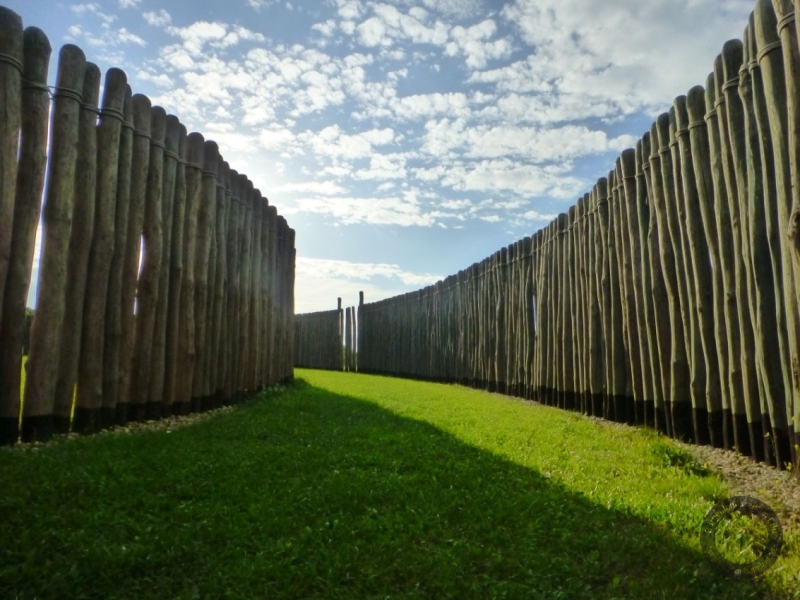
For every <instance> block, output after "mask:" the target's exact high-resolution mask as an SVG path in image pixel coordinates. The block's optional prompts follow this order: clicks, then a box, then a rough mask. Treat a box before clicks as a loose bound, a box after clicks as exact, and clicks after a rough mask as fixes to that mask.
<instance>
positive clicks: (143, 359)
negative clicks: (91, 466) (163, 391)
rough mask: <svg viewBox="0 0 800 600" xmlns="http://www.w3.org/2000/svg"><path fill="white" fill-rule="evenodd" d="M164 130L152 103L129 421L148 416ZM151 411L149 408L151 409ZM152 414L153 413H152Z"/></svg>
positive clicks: (160, 249)
mask: <svg viewBox="0 0 800 600" xmlns="http://www.w3.org/2000/svg"><path fill="white" fill-rule="evenodd" d="M166 133H167V113H166V111H165V110H164V109H163V108H161V107H160V106H154V107H153V108H152V110H151V115H150V155H149V163H150V165H149V168H148V170H147V189H146V192H145V198H144V207H143V208H144V210H143V211H142V217H143V220H142V240H143V243H142V251H141V256H140V258H139V262H140V263H141V265H142V266H141V275H140V276H139V280H138V281H137V283H136V319H135V328H134V338H133V340H132V342H133V348H132V354H131V363H130V367H129V368H130V371H129V372H130V381H129V386H130V387H129V391H128V402H129V414H128V417H129V419H130V420H131V421H144V420H145V419H146V418H147V402H148V395H149V392H150V358H151V354H150V353H151V351H152V349H153V331H154V329H155V323H156V311H157V310H158V283H159V280H160V278H161V260H162V253H163V248H164V238H163V235H164V233H163V224H162V210H163V209H162V201H163V199H162V194H163V192H162V187H163V185H164V138H165V136H166ZM151 414H152V409H151ZM153 416H155V415H153Z"/></svg>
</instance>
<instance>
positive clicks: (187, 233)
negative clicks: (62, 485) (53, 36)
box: [0, 7, 295, 444]
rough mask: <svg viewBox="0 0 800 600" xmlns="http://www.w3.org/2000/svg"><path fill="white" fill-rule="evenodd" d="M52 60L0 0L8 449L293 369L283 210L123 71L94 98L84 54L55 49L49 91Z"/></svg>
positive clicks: (37, 36)
mask: <svg viewBox="0 0 800 600" xmlns="http://www.w3.org/2000/svg"><path fill="white" fill-rule="evenodd" d="M50 55H51V47H50V44H49V42H48V39H47V37H46V36H45V34H44V33H43V32H42V31H41V30H39V29H37V28H35V27H28V28H27V29H25V30H24V31H23V28H22V21H21V19H20V18H19V16H18V15H16V14H15V13H14V12H12V11H10V10H8V9H6V8H2V7H0V81H1V82H2V85H0V443H2V444H10V443H14V442H15V441H16V440H17V439H18V437H19V435H20V433H21V437H22V440H23V441H31V440H45V439H47V438H49V437H50V436H51V435H52V434H53V433H65V432H68V431H70V429H71V430H72V431H76V432H80V433H91V432H94V431H97V430H99V429H103V428H106V427H109V426H111V425H114V424H125V423H126V422H128V421H140V420H143V419H158V418H161V417H164V416H169V415H173V414H187V413H189V412H191V411H199V410H206V409H208V408H212V407H216V406H219V405H220V404H222V403H228V402H231V401H233V400H235V399H237V398H239V397H240V396H241V395H242V394H244V393H246V392H247V391H249V390H254V389H256V388H258V387H260V386H262V385H270V384H272V383H276V382H279V381H283V380H288V379H290V378H291V377H292V361H291V358H292V356H293V350H292V334H293V329H292V326H291V323H292V318H293V313H294V309H293V302H294V300H293V299H294V292H293V290H294V260H295V250H294V231H293V230H292V229H290V228H289V226H288V225H287V223H286V220H285V219H284V218H283V217H280V216H278V214H277V211H276V210H275V207H273V206H270V205H269V203H268V201H267V200H266V198H264V197H263V196H262V195H261V192H260V191H259V190H257V189H254V187H253V184H252V183H251V182H250V181H249V180H248V179H247V177H246V176H245V175H242V174H239V173H237V172H236V171H234V170H233V169H231V168H230V167H229V165H228V163H227V162H225V161H224V160H223V159H222V157H221V156H220V153H219V150H218V148H217V144H216V143H214V142H213V141H210V140H205V139H204V138H203V136H202V135H201V134H199V133H190V134H188V135H187V131H186V128H185V127H184V126H183V125H182V124H181V123H180V121H179V120H178V118H177V117H175V116H173V115H167V114H166V112H165V111H164V109H162V108H161V107H159V106H151V102H150V100H149V99H148V98H147V97H146V96H143V95H141V94H136V95H133V94H132V92H131V89H130V86H129V85H128V84H127V78H126V75H125V73H124V72H123V71H121V70H119V69H110V70H109V71H108V72H107V73H106V75H105V81H104V86H103V98H102V103H100V102H99V100H100V99H99V97H98V95H99V88H100V83H101V73H100V70H99V69H98V68H97V66H96V65H94V64H92V63H90V62H87V61H86V58H85V57H84V54H83V52H82V51H81V50H80V48H78V47H76V46H74V45H66V46H64V47H63V48H62V49H61V52H60V54H59V61H58V78H57V82H56V85H55V86H54V87H48V85H47V80H46V77H47V71H48V66H49V62H50ZM48 127H49V128H50V132H51V133H50V141H49V148H48V147H47V143H48ZM45 180H47V189H46V190H45V189H44V183H45ZM43 192H44V193H43ZM42 207H43V208H42ZM41 212H43V217H44V219H43V227H42V242H41V262H40V266H39V282H38V294H37V301H36V311H35V316H34V318H33V323H32V326H31V331H30V340H29V353H28V356H27V363H26V383H25V387H24V390H23V391H22V392H21V390H20V385H21V381H20V377H21V367H22V364H23V336H24V334H25V320H26V314H25V313H26V307H25V304H26V298H27V295H28V287H29V284H30V281H31V272H32V260H33V256H34V244H35V242H34V240H35V234H36V228H37V223H38V222H39V218H40V213H41ZM140 264H141V273H139V266H140ZM20 423H21V432H20V428H19V425H20Z"/></svg>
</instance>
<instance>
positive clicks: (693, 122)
mask: <svg viewBox="0 0 800 600" xmlns="http://www.w3.org/2000/svg"><path fill="white" fill-rule="evenodd" d="M794 10H795V6H794V4H793V3H792V2H791V0H774V2H770V1H769V0H759V1H758V2H757V4H756V10H755V12H754V13H753V14H752V15H751V17H750V20H749V23H748V24H747V27H746V29H745V33H744V40H743V41H739V40H733V41H729V42H727V43H726V44H725V45H724V47H723V49H722V53H721V54H720V55H719V56H718V57H717V59H716V61H715V62H714V66H713V72H712V73H711V74H710V75H709V76H708V79H707V81H706V84H705V87H702V86H697V87H694V88H692V89H691V90H689V92H688V94H687V95H686V96H679V97H678V98H676V99H675V101H674V104H673V106H672V108H671V109H670V110H669V112H668V113H664V114H662V115H659V117H658V118H657V120H656V122H655V123H653V125H652V127H651V128H650V131H648V132H646V133H645V134H644V135H643V136H642V138H641V139H640V140H639V141H638V143H637V144H636V147H635V148H632V149H628V150H625V151H624V152H622V154H621V156H620V157H619V158H618V159H617V160H616V163H615V165H614V168H613V169H612V170H611V171H610V172H609V173H608V175H607V176H606V177H602V178H600V179H599V180H598V181H597V183H596V185H595V186H594V187H593V188H592V190H591V191H590V192H589V193H587V194H585V195H584V196H583V197H582V198H579V199H578V201H577V203H576V204H575V205H574V206H572V207H571V208H570V209H569V211H567V212H566V213H563V214H561V215H559V216H558V218H557V219H555V220H554V221H553V222H551V223H550V224H549V225H548V226H547V227H545V228H544V229H542V230H541V231H538V232H537V233H536V234H534V235H533V236H530V237H526V238H525V239H524V240H520V241H518V242H516V243H514V244H511V245H510V246H508V247H506V248H502V249H501V250H499V251H498V252H496V253H495V254H493V255H492V256H490V257H488V258H486V259H484V260H483V261H481V262H480V263H476V264H473V265H472V266H470V267H469V268H467V269H465V270H463V271H460V272H459V273H458V274H456V275H452V276H450V277H448V278H446V279H445V280H444V281H440V282H438V283H436V284H435V285H432V286H429V287H427V288H425V289H422V290H418V291H415V292H410V293H407V294H404V295H402V296H398V297H394V298H390V299H387V300H382V301H380V302H374V303H369V304H363V305H362V306H360V307H359V331H360V339H359V352H358V357H359V370H360V371H365V372H371V373H385V374H392V375H400V376H407V377H416V378H422V379H431V380H436V381H449V382H460V383H464V384H467V385H472V386H476V387H481V388H485V389H488V390H497V391H500V392H506V393H511V394H515V395H518V396H521V397H525V398H536V399H539V400H541V401H543V402H546V403H547V404H551V405H554V406H559V407H562V408H565V409H571V410H578V411H581V412H583V413H585V414H590V415H596V416H599V417H603V418H606V419H613V420H616V421H620V422H626V423H638V424H645V425H648V426H650V427H654V428H657V429H658V430H660V431H662V432H664V433H666V434H668V435H670V436H673V437H675V438H681V439H684V440H690V441H693V442H695V443H697V444H711V445H713V446H716V447H724V448H734V447H735V448H737V449H738V450H739V451H740V452H742V453H743V454H745V455H749V456H751V457H752V458H753V459H755V460H758V461H765V462H767V463H769V464H772V465H779V466H781V467H786V466H787V465H789V464H792V463H793V464H794V465H795V466H797V465H798V463H797V458H798V457H797V454H798V445H797V444H798V443H799V442H800V436H798V430H800V313H798V296H799V294H800V152H799V151H800V52H798V31H797V28H798V23H797V22H796V20H795V16H794V15H795V12H794Z"/></svg>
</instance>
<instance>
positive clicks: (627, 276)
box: [611, 157, 642, 424]
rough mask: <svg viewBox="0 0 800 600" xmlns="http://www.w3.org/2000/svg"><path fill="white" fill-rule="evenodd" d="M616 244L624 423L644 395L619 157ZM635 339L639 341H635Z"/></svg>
mask: <svg viewBox="0 0 800 600" xmlns="http://www.w3.org/2000/svg"><path fill="white" fill-rule="evenodd" d="M614 182H615V186H614V194H613V198H614V203H613V205H612V207H611V208H612V210H613V211H614V222H615V225H614V245H615V248H616V249H615V257H616V260H615V263H616V265H617V278H618V290H619V292H618V293H619V307H620V309H621V312H620V318H621V329H620V333H621V335H620V343H621V348H620V350H621V352H620V355H621V357H622V361H623V365H622V368H621V369H620V372H621V374H623V375H624V376H625V382H624V384H623V386H622V387H620V390H621V393H620V394H618V395H617V398H616V401H615V418H616V420H617V421H619V422H620V423H630V424H633V422H634V414H635V408H634V399H635V398H637V397H638V398H641V393H642V392H641V386H642V376H641V362H640V360H639V357H638V352H635V351H636V350H638V336H637V333H636V331H635V328H636V322H635V319H636V306H635V301H634V298H633V290H632V289H631V286H632V285H633V280H632V273H631V259H630V256H629V248H628V238H629V235H630V234H629V233H628V223H627V214H628V212H627V208H626V199H625V181H624V175H623V173H622V158H621V157H619V158H617V160H616V162H615V169H614ZM634 340H635V342H634Z"/></svg>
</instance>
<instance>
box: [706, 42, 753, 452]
mask: <svg viewBox="0 0 800 600" xmlns="http://www.w3.org/2000/svg"><path fill="white" fill-rule="evenodd" d="M742 56H743V47H742V42H741V41H740V40H730V41H728V42H726V43H725V45H724V46H723V48H722V65H721V66H722V69H721V72H720V75H721V77H719V78H718V79H717V97H718V98H722V97H724V99H725V102H724V103H723V104H722V105H721V108H720V109H719V110H720V111H721V113H722V114H724V115H725V118H722V114H720V131H721V134H722V135H721V139H722V149H723V152H722V154H723V157H724V160H723V168H724V170H725V182H726V184H727V189H728V202H729V210H730V214H731V223H732V225H733V248H734V252H735V255H736V257H737V258H738V260H736V261H735V262H734V268H735V281H736V292H737V295H738V297H739V304H738V307H739V342H740V343H739V357H738V360H739V364H740V368H741V377H742V386H743V397H744V401H745V409H746V411H747V435H742V436H740V438H741V439H737V445H738V446H739V451H740V452H742V453H743V454H745V455H750V456H752V457H753V458H756V456H757V452H758V451H759V450H758V449H759V448H761V447H762V445H761V444H760V440H759V439H758V437H760V436H759V435H758V434H757V433H756V432H757V431H760V429H761V422H760V421H761V414H760V413H761V410H760V406H759V382H758V375H757V373H756V356H755V340H754V332H753V326H752V315H753V311H752V302H751V295H752V294H751V290H750V280H749V277H750V276H749V274H748V265H746V264H744V263H745V261H744V260H742V257H743V256H744V257H746V256H748V255H749V253H750V251H749V243H748V240H747V239H745V237H744V231H746V228H747V215H746V214H745V213H743V212H742V202H741V197H740V195H739V194H740V193H741V194H746V193H747V185H746V177H747V167H746V156H745V150H744V109H743V107H742V101H741V99H740V98H739V94H738V88H739V67H740V66H741V65H742ZM715 67H716V65H715ZM715 70H719V67H717V69H715ZM723 129H724V133H723ZM725 157H727V158H726V159H725ZM745 440H746V441H745Z"/></svg>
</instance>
